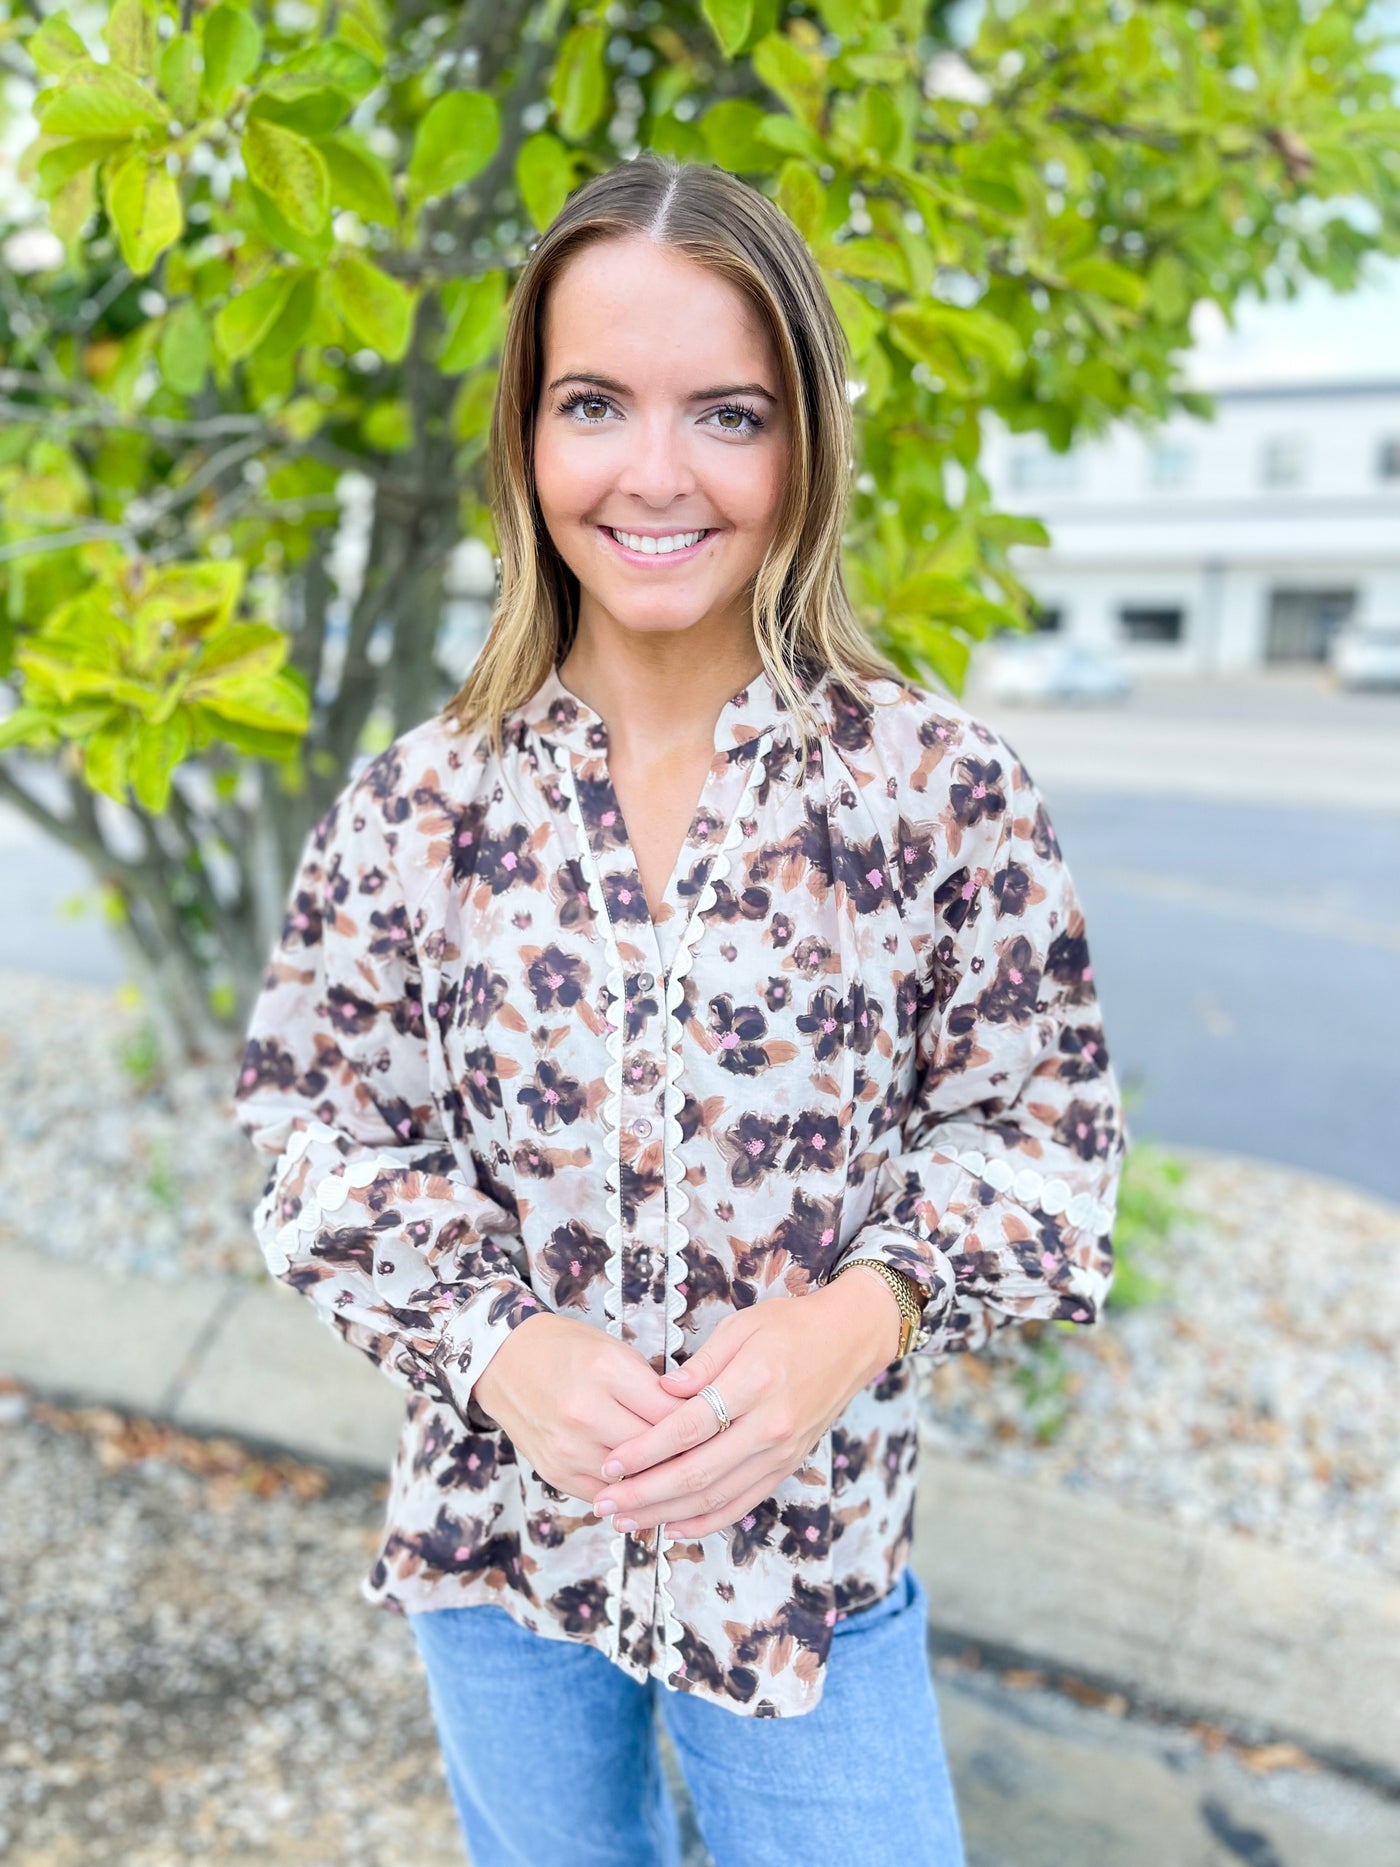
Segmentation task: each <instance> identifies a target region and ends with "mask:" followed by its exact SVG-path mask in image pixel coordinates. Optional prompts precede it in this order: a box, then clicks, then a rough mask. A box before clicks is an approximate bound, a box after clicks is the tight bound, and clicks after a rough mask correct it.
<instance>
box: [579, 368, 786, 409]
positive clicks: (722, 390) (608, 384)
mask: <svg viewBox="0 0 1400 1867" xmlns="http://www.w3.org/2000/svg"><path fill="white" fill-rule="evenodd" d="M566 382H591V383H596V384H597V386H598V387H599V388H600V389H610V390H611V391H612V393H613V394H614V395H631V393H632V391H631V390H630V389H629V388H628V387H627V385H626V384H625V383H620V382H619V381H618V380H617V378H616V377H615V376H602V375H599V374H598V372H597V371H596V370H570V371H569V372H568V374H567V375H565V376H556V377H555V378H554V381H553V382H552V383H551V384H550V385H549V387H550V389H551V390H554V389H560V388H562V387H563V386H564V384H565V383H566ZM717 395H761V396H763V397H765V398H766V399H767V400H768V401H769V402H776V401H777V399H778V398H777V396H775V395H774V394H773V392H772V390H770V389H765V388H764V386H763V384H762V383H761V382H735V383H725V384H722V385H721V386H720V387H719V388H718V389H697V390H695V392H694V393H693V394H692V395H691V396H690V397H689V398H688V399H689V400H690V401H692V402H708V401H709V400H710V398H711V397H712V396H717Z"/></svg>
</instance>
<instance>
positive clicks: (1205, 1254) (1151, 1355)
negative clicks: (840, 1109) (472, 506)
mask: <svg viewBox="0 0 1400 1867" xmlns="http://www.w3.org/2000/svg"><path fill="white" fill-rule="evenodd" d="M140 1033H141V1021H140V1016H139V1013H138V1012H137V1011H136V1010H134V1009H133V1008H132V1007H131V1006H129V1005H127V1004H125V1003H124V1002H123V1001H122V1000H121V998H120V997H119V996H118V995H114V994H113V993H111V992H110V991H108V990H105V989H101V988H95V987H87V986H76V985H70V984H61V983H58V982H55V981H52V980H47V979H43V978H40V977H37V976H33V975H27V974H21V973H0V1107H3V1108H5V1109H6V1110H7V1111H12V1113H10V1114H9V1116H8V1121H9V1134H8V1137H7V1138H12V1139H13V1140H15V1141H17V1142H19V1143H21V1144H22V1145H18V1146H12V1147H8V1148H5V1149H4V1150H3V1152H2V1153H0V1240H6V1239H8V1240H9V1241H11V1242H15V1243H23V1244H27V1245H30V1246H33V1247H35V1248H38V1249H40V1250H43V1251H46V1252H49V1253H51V1254H52V1255H53V1256H55V1257H57V1258H62V1259H65V1260H68V1261H70V1262H72V1261H77V1262H91V1263H93V1264H94V1265H101V1266H102V1267H104V1268H108V1269H117V1270H122V1271H128V1272H134V1273H140V1274H143V1275H147V1276H151V1277H155V1278H178V1277H180V1276H182V1275H186V1274H189V1273H195V1272H203V1273H213V1274H223V1275H233V1276H241V1277H247V1278H254V1279H258V1280H261V1279H262V1278H263V1277H264V1276H265V1275H266V1273H265V1271H264V1269H263V1266H262V1261H261V1259H260V1257H259V1256H258V1254H257V1251H256V1247H255V1246H254V1244H253V1242H252V1237H251V1231H250V1229H249V1224H248V1213H249V1210H250V1208H251V1206H252V1204H253V1203H254V1201H255V1200H256V1199H257V1197H258V1196H259V1194H260V1193H261V1190H262V1186H263V1183H264V1180H265V1178H266V1172H265V1163H264V1161H263V1159H262V1157H261V1156H258V1155H255V1154H254V1152H253V1150H252V1148H251V1147H250V1146H249V1144H248V1143H247V1141H246V1140H245V1139H244V1137H243V1135H242V1133H241V1132H240V1131H239V1130H238V1128H237V1126H236V1124H235V1123H234V1120H233V1113H232V1104H231V1101H230V1094H231V1089H232V1083H233V1076H234V1071H235V1068H236V1061H237V1060H236V1056H233V1055H230V1056H229V1057H227V1058H225V1059H223V1060H221V1061H218V1062H215V1063H210V1064H208V1065H204V1066H200V1067H197V1068H190V1069H185V1070H182V1071H180V1072H179V1073H178V1074H177V1075H175V1076H174V1077H173V1078H172V1079H171V1080H170V1081H168V1082H165V1083H159V1084H156V1085H154V1086H143V1085H142V1081H141V1079H140V1078H139V1077H138V1076H136V1075H134V1074H133V1072H132V1070H131V1069H130V1068H128V1067H127V1065H126V1064H125V1063H124V1062H123V1058H124V1057H130V1056H131V1055H132V1054H133V1047H134V1046H137V1045H138V1044H139V1039H140ZM75 1059H81V1067H80V1068H79V1067H75ZM78 1136H81V1144H79V1143H78V1141H77V1140H76V1139H75V1137H78ZM1174 1152H1175V1153H1176V1155H1177V1157H1178V1158H1179V1159H1180V1160H1181V1161H1182V1162H1183V1163H1184V1165H1185V1167H1186V1181H1185V1185H1184V1187H1183V1189H1182V1194H1183V1198H1184V1202H1185V1206H1186V1212H1185V1213H1184V1214H1183V1216H1182V1217H1181V1218H1179V1219H1178V1221H1177V1222H1176V1223H1174V1224H1173V1225H1172V1227H1171V1229H1170V1231H1169V1232H1168V1235H1167V1237H1166V1240H1165V1242H1164V1245H1163V1247H1162V1250H1161V1253H1160V1259H1159V1261H1158V1262H1157V1263H1156V1264H1154V1265H1153V1266H1152V1267H1151V1268H1153V1269H1154V1270H1155V1272H1156V1274H1157V1275H1158V1276H1159V1277H1160V1278H1161V1280H1162V1281H1163V1282H1164V1284H1165V1285H1166V1286H1167V1288H1166V1293H1165V1294H1164V1295H1163V1296H1162V1297H1160V1298H1159V1299H1158V1300H1156V1301H1154V1302H1152V1303H1149V1304H1146V1305H1143V1306H1141V1307H1135V1308H1119V1309H1115V1308H1114V1307H1113V1304H1112V1302H1111V1301H1110V1307H1109V1312H1108V1316H1107V1319H1106V1321H1105V1324H1104V1325H1103V1326H1102V1327H1100V1328H1097V1329H1094V1330H1090V1331H1081V1330H1070V1331H1055V1332H1051V1333H1050V1334H1049V1335H1048V1336H1047V1335H1046V1334H1044V1333H1042V1334H1041V1335H1040V1336H1039V1337H1038V1338H1035V1337H1034V1336H1033V1335H1032V1333H1031V1332H1029V1331H1024V1330H1008V1331H1007V1332H1006V1333H1005V1334H1004V1335H1003V1336H1001V1337H1000V1338H997V1339H994V1341H993V1343H992V1344H991V1345H989V1347H988V1348H987V1349H986V1350H984V1351H983V1352H982V1353H981V1354H979V1355H977V1356H970V1357H964V1356H959V1357H954V1358H951V1359H950V1360H948V1361H947V1362H945V1363H943V1364H942V1365H941V1366H938V1367H936V1368H934V1369H933V1370H931V1372H930V1378H929V1383H928V1396H927V1403H926V1409H925V1423H926V1430H927V1433H928V1435H929V1439H930V1441H931V1442H932V1443H934V1444H937V1445H939V1446H941V1447H944V1448H948V1449H953V1450H956V1451H959V1452H961V1453H962V1454H964V1455H965V1456H968V1457H970V1458H975V1459H984V1460H989V1461H993V1462H996V1463H998V1464H1000V1465H1003V1466H1005V1467H1008V1468H1010V1469H1013V1470H1016V1471H1020V1472H1040V1473H1044V1474H1046V1475H1052V1476H1054V1477H1056V1478H1058V1479H1059V1480H1061V1481H1062V1482H1063V1483H1064V1484H1066V1485H1068V1486H1071V1487H1073V1486H1082V1487H1084V1488H1086V1489H1092V1490H1095V1491H1098V1492H1102V1493H1106V1494H1109V1495H1111V1496H1114V1497H1116V1498H1118V1499H1120V1500H1122V1501H1124V1502H1129V1503H1135V1504H1139V1505H1142V1506H1146V1507H1148V1508H1150V1509H1153V1510H1159V1511H1164V1512H1167V1513H1169V1514H1171V1515H1173V1516H1175V1517H1176V1518H1178V1519H1180V1520H1182V1521H1186V1522H1192V1523H1201V1522H1213V1523H1217V1524H1220V1525H1224V1526H1228V1527H1231V1528H1234V1529H1237V1530H1240V1531H1244V1532H1247V1533H1250V1534H1254V1535H1257V1536H1260V1537H1262V1538H1265V1539H1267V1540H1269V1541H1271V1542H1276V1543H1279V1544H1283V1545H1285V1546H1287V1547H1289V1548H1292V1549H1295V1550H1297V1551H1300V1552H1302V1553H1305V1554H1309V1555H1313V1556H1317V1557H1320V1558H1323V1559H1325V1560H1327V1561H1329V1562H1333V1563H1336V1564H1339V1565H1343V1566H1347V1567H1353V1568H1364V1569H1370V1570H1372V1571H1375V1570H1381V1571H1384V1572H1387V1573H1390V1574H1400V1457H1397V1447H1398V1445H1400V1430H1397V1425H1396V1421H1395V1409H1394V1391H1393V1380H1392V1371H1393V1368H1394V1366H1395V1361H1396V1357H1397V1354H1398V1353H1400V1277H1397V1275H1396V1265H1397V1262H1398V1261H1400V1209H1397V1208H1395V1207H1392V1206H1389V1205H1387V1204H1386V1203H1385V1202H1383V1201H1381V1200H1377V1199H1375V1198H1372V1197H1371V1196H1369V1195H1366V1194H1362V1193H1358V1192H1355V1191H1353V1190H1351V1189H1349V1188H1347V1187H1345V1186H1342V1185H1340V1184H1338V1183H1335V1182H1331V1181H1325V1180H1319V1179H1316V1178H1314V1177H1312V1176H1309V1175H1304V1174H1298V1173H1295V1172H1292V1171H1290V1170H1289V1169H1288V1168H1286V1167H1281V1166H1275V1165H1273V1164H1270V1163H1265V1162H1260V1161H1246V1160H1243V1159H1240V1158H1237V1157H1232V1156H1226V1155H1213V1154H1209V1153H1203V1152H1200V1151H1197V1150H1186V1149H1177V1150H1174ZM58 1188H62V1190H63V1198H64V1204H65V1207H66V1210H68V1211H69V1212H72V1213H81V1214H82V1215H83V1218H82V1224H81V1225H80V1226H75V1227H73V1228H72V1229H71V1230H58V1229H56V1228H55V1212H56V1211H57V1210H58V1200H57V1197H56V1189H58Z"/></svg>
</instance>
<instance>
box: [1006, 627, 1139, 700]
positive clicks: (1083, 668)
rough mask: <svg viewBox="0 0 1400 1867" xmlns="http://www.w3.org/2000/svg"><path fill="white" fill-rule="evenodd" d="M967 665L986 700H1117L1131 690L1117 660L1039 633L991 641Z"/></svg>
mask: <svg viewBox="0 0 1400 1867" xmlns="http://www.w3.org/2000/svg"><path fill="white" fill-rule="evenodd" d="M973 666H974V670H975V674H976V681H977V687H978V689H979V691H980V692H981V693H983V694H985V695H986V697H987V699H989V700H1024V701H1030V702H1035V703H1049V702H1055V701H1069V702H1073V701H1117V700H1126V699H1127V698H1128V697H1129V695H1130V694H1131V693H1132V691H1133V677H1132V675H1131V673H1130V672H1129V671H1128V668H1127V666H1126V664H1125V663H1124V662H1123V660H1122V659H1121V658H1120V657H1119V656H1117V655H1113V654H1109V653H1107V652H1106V651H1105V650H1103V649H1100V648H1094V647H1091V646H1090V644H1089V643H1087V642H1064V641H1059V640H1057V639H1056V638H1055V637H1054V636H1046V635H1042V634H1036V635H1000V636H996V637H994V638H993V639H992V640H991V641H990V642H988V643H986V644H985V646H984V647H983V648H982V649H981V650H980V651H978V652H977V653H976V654H975V656H974V661H973Z"/></svg>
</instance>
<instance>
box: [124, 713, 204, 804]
mask: <svg viewBox="0 0 1400 1867" xmlns="http://www.w3.org/2000/svg"><path fill="white" fill-rule="evenodd" d="M189 748H190V722H189V717H188V715H187V714H184V713H180V712H176V713H172V714H171V715H170V717H169V719H166V720H161V721H159V722H157V723H153V722H151V721H149V720H142V721H141V723H140V724H139V725H138V726H137V728H136V734H135V744H134V745H133V747H132V749H131V755H130V771H129V776H130V779H131V788H132V790H133V791H134V792H135V793H136V801H137V802H138V803H139V804H141V805H143V806H144V807H145V809H147V810H149V811H150V812H151V813H152V814H153V815H155V816H159V815H160V813H161V812H162V811H163V810H164V809H165V807H166V805H167V804H168V803H169V802H170V780H171V775H172V774H173V772H174V770H175V767H176V766H177V765H178V764H179V763H180V761H181V759H183V758H184V756H185V754H186V753H187V752H188V751H189Z"/></svg>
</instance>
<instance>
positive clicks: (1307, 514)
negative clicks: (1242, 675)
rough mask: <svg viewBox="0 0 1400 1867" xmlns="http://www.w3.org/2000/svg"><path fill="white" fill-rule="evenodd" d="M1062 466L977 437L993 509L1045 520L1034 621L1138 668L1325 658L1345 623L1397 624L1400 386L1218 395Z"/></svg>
mask: <svg viewBox="0 0 1400 1867" xmlns="http://www.w3.org/2000/svg"><path fill="white" fill-rule="evenodd" d="M1214 396H1215V403H1216V410H1217V413H1216V417H1215V420H1214V421H1213V422H1202V421H1199V420H1197V419H1196V418H1194V417H1192V416H1189V415H1176V416H1173V417H1172V418H1171V420H1170V421H1169V422H1168V423H1166V424H1164V425H1163V426H1162V427H1161V428H1159V429H1157V430H1156V431H1154V432H1153V433H1152V434H1151V435H1150V436H1148V435H1143V434H1141V433H1139V432H1137V431H1136V430H1133V429H1126V428H1124V429H1120V430H1117V431H1115V432H1114V433H1112V434H1111V435H1109V436H1107V437H1106V438H1104V439H1103V440H1096V441H1091V442H1087V443H1084V444H1082V445H1081V446H1078V447H1076V448H1074V449H1073V450H1072V451H1071V452H1070V453H1068V454H1055V453H1053V452H1052V451H1051V450H1050V449H1049V448H1048V447H1047V446H1046V445H1045V444H1044V443H1043V442H1041V441H1040V440H1038V439H1037V438H1036V437H1034V436H1028V435H1014V434H1009V433H1007V432H1006V431H1005V430H1004V429H1002V428H1001V427H1000V425H999V424H997V425H996V426H995V427H994V428H992V429H991V430H990V431H989V432H988V435H987V445H986V452H985V467H984V470H985V471H986V473H987V477H988V479H989V480H990V482H991V485H992V489H993V492H994V495H995V498H996V501H997V503H998V505H999V506H1000V507H1001V508H1002V509H1003V510H1005V511H1010V512H1028V513H1034V514H1035V515H1036V516H1037V517H1039V518H1041V519H1043V520H1044V522H1045V524H1046V527H1047V529H1048V530H1049V532H1050V534H1051V539H1052V548H1051V549H1050V550H1048V551H1045V550H1027V551H1024V552H1018V553H1017V569H1018V572H1019V574H1020V575H1021V576H1022V577H1024V579H1025V581H1026V583H1027V585H1028V586H1029V587H1030V589H1032V590H1033V591H1034V593H1035V596H1036V600H1037V602H1038V603H1039V604H1040V605H1041V608H1042V626H1044V627H1048V628H1057V629H1059V630H1060V631H1062V632H1063V633H1064V634H1065V635H1066V636H1067V637H1070V638H1072V639H1075V640H1079V641H1083V642H1088V643H1092V644H1093V645H1095V646H1098V647H1103V648H1109V649H1112V650H1114V651H1116V652H1117V653H1119V654H1121V655H1122V656H1123V658H1124V659H1125V660H1126V661H1127V663H1128V664H1129V666H1130V667H1131V668H1132V669H1133V670H1134V672H1137V673H1141V674H1144V675H1147V674H1151V673H1152V672H1154V671H1160V672H1182V673H1188V672H1197V671H1202V672H1203V671H1207V670H1221V671H1225V670H1231V669H1241V668H1249V667H1255V666H1258V665H1260V664H1263V663H1268V662H1287V661H1292V662H1298V661H1322V660H1325V659H1326V656H1327V647H1328V643H1329V641H1330V639H1331V637H1332V635H1333V634H1334V633H1335V631H1336V630H1337V628H1338V627H1339V626H1340V625H1341V624H1342V623H1343V622H1344V621H1348V620H1356V621H1365V622H1368V623H1392V624H1393V623H1400V379H1394V380H1390V381H1384V382H1374V383H1359V382H1358V383H1335V384H1326V385H1324V384H1316V385H1291V386H1287V387H1278V388H1264V387H1259V388H1253V387H1251V388H1226V389H1219V390H1216V391H1215V392H1214Z"/></svg>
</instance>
